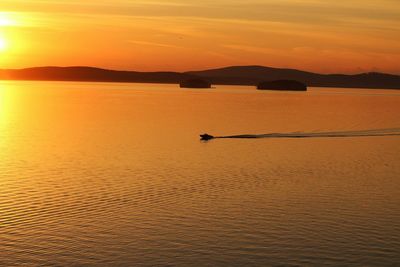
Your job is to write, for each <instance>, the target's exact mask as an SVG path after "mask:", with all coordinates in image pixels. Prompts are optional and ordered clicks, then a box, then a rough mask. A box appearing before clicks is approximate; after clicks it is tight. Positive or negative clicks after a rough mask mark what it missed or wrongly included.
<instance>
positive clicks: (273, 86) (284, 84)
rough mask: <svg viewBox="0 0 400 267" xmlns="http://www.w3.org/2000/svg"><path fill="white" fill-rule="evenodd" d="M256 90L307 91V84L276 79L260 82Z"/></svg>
mask: <svg viewBox="0 0 400 267" xmlns="http://www.w3.org/2000/svg"><path fill="white" fill-rule="evenodd" d="M257 89H258V90H279V91H307V85H306V84H304V83H302V82H299V81H295V80H276V81H268V82H260V83H259V84H258V85H257Z"/></svg>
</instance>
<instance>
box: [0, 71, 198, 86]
mask: <svg viewBox="0 0 400 267" xmlns="http://www.w3.org/2000/svg"><path fill="white" fill-rule="evenodd" d="M190 78H194V77H193V75H190V74H185V73H178V72H137V71H117V70H107V69H100V68H92V67H36V68H27V69H19V70H0V79H7V80H42V81H92V82H139V83H180V82H181V81H182V80H187V79H190Z"/></svg>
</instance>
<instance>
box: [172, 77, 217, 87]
mask: <svg viewBox="0 0 400 267" xmlns="http://www.w3.org/2000/svg"><path fill="white" fill-rule="evenodd" d="M179 85H180V87H181V88H211V83H210V82H208V81H206V80H204V79H201V78H193V79H188V80H184V81H182V82H180V84H179Z"/></svg>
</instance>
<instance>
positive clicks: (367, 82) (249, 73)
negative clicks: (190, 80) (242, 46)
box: [187, 66, 400, 89]
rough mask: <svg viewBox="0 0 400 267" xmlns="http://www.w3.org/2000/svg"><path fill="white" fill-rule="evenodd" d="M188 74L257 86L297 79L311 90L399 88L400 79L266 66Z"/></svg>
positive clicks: (212, 80)
mask: <svg viewBox="0 0 400 267" xmlns="http://www.w3.org/2000/svg"><path fill="white" fill-rule="evenodd" d="M187 73H188V74H192V75H196V76H200V77H203V78H205V79H207V80H209V81H210V82H211V83H212V84H231V85H257V84H258V83H260V82H262V81H265V80H269V81H272V80H295V81H299V82H302V83H304V84H306V85H307V86H312V87H345V88H378V89H381V88H382V89H400V76H399V75H391V74H385V73H378V72H370V73H361V74H355V75H345V74H317V73H312V72H306V71H300V70H295V69H278V68H270V67H263V66H234V67H227V68H220V69H211V70H204V71H191V72H187Z"/></svg>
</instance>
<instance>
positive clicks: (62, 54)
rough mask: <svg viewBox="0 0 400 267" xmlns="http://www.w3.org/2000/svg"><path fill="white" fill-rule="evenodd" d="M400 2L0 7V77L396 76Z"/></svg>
mask: <svg viewBox="0 0 400 267" xmlns="http://www.w3.org/2000/svg"><path fill="white" fill-rule="evenodd" d="M399 62H400V1H399V0H346V1H345V0H343V1H342V0H338V1H328V0H246V1H243V0H230V1H228V0H202V1H199V0H197V1H192V0H137V1H135V0H61V1H56V0H36V1H34V0H27V1H22V0H1V2H0V68H22V67H30V66H44V65H58V66H68V65H90V66H98V67H104V68H113V69H130V70H142V71H152V70H175V71H184V70H195V69H205V68H211V67H221V66H227V65H266V66H273V67H289V68H299V69H303V70H309V71H316V72H323V73H332V72H344V73H355V72H364V71H381V72H389V73H397V74H400V64H399Z"/></svg>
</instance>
